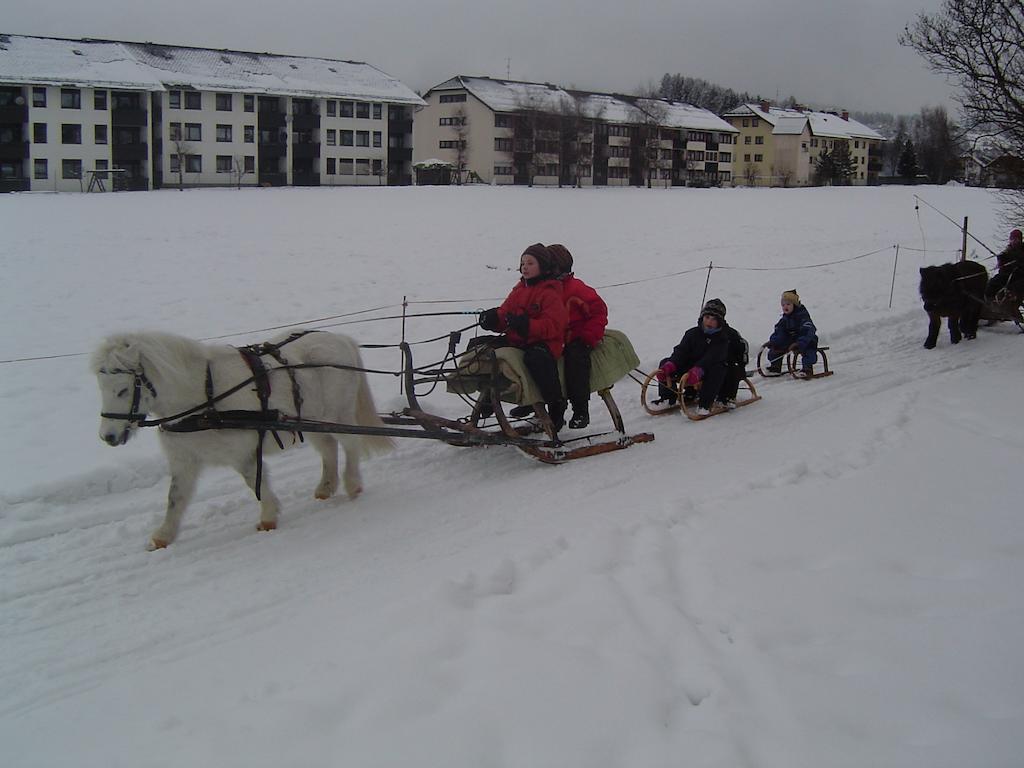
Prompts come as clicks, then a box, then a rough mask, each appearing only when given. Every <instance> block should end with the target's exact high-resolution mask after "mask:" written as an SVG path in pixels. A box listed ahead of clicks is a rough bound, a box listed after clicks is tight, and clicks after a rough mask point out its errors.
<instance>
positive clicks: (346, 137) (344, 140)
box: [338, 131, 354, 147]
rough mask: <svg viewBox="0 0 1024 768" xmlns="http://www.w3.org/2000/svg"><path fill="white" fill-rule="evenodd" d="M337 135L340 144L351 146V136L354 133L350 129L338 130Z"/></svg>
mask: <svg viewBox="0 0 1024 768" xmlns="http://www.w3.org/2000/svg"><path fill="white" fill-rule="evenodd" d="M338 135H339V136H340V138H341V146H343V147H351V146H353V141H352V137H353V136H354V133H353V132H352V131H338Z"/></svg>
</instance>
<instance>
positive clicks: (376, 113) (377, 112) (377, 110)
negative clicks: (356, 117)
mask: <svg viewBox="0 0 1024 768" xmlns="http://www.w3.org/2000/svg"><path fill="white" fill-rule="evenodd" d="M383 115H384V109H383V105H381V104H374V105H373V119H374V120H380V119H381V118H382V117H383Z"/></svg>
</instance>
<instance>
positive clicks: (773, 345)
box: [764, 290, 818, 379]
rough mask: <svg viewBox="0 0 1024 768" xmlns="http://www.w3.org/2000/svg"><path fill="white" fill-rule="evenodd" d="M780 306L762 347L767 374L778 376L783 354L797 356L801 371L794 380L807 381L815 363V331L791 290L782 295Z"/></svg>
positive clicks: (816, 340)
mask: <svg viewBox="0 0 1024 768" xmlns="http://www.w3.org/2000/svg"><path fill="white" fill-rule="evenodd" d="M781 304H782V317H780V318H779V322H777V323H776V324H775V330H773V331H772V335H771V337H770V338H769V339H768V341H767V342H766V343H765V344H764V346H765V348H767V349H768V372H769V373H775V374H778V373H782V358H783V357H785V355H786V353H787V352H798V353H799V354H800V362H801V368H800V370H798V371H796V372H795V373H794V374H793V375H794V376H796V377H797V378H798V379H809V378H811V377H812V376H813V375H814V364H815V363H816V362H817V361H818V351H817V350H818V329H817V328H816V327H815V326H814V321H813V320H811V313H810V312H808V311H807V307H805V306H804V305H803V304H801V303H800V294H798V293H797V292H796V291H795V290H793V291H784V292H783V294H782V299H781Z"/></svg>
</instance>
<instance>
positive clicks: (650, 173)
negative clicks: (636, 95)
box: [632, 97, 671, 189]
mask: <svg viewBox="0 0 1024 768" xmlns="http://www.w3.org/2000/svg"><path fill="white" fill-rule="evenodd" d="M632 112H633V120H634V121H635V122H636V124H637V133H636V142H635V145H634V148H635V150H636V151H635V153H634V156H635V157H636V158H637V159H638V160H639V162H640V163H641V166H642V167H643V170H644V176H645V177H646V179H647V188H648V189H650V188H651V186H653V184H652V180H653V179H654V178H656V177H658V176H660V170H661V166H662V160H661V127H662V126H663V125H664V124H665V119H666V117H667V116H668V106H667V105H666V104H665V102H663V101H661V100H660V99H657V97H653V98H650V97H644V98H641V99H637V101H636V102H635V103H634V105H633V110H632ZM669 163H670V167H671V161H669Z"/></svg>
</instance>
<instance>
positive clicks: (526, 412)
mask: <svg viewBox="0 0 1024 768" xmlns="http://www.w3.org/2000/svg"><path fill="white" fill-rule="evenodd" d="M508 415H509V416H511V417H512V418H513V419H522V418H525V417H527V416H533V406H532V405H517V406H516V407H515V408H513V409H512V410H510V411H509V412H508Z"/></svg>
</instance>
